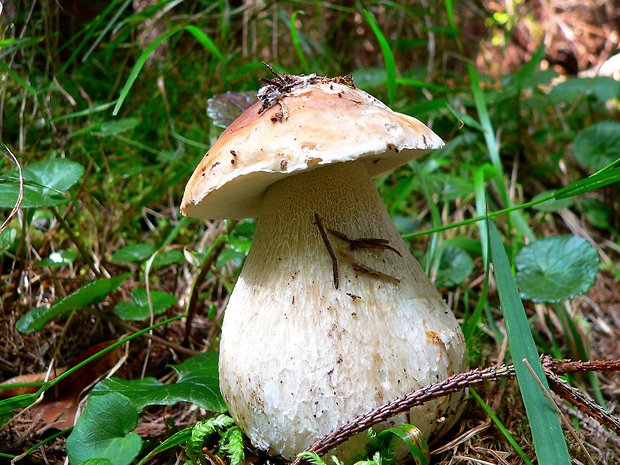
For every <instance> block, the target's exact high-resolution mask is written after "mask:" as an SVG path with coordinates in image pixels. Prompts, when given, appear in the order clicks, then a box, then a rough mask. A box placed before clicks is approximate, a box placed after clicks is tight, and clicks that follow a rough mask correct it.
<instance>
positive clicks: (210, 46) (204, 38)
mask: <svg viewBox="0 0 620 465" xmlns="http://www.w3.org/2000/svg"><path fill="white" fill-rule="evenodd" d="M181 31H187V32H189V33H190V34H191V35H193V36H194V38H195V39H196V40H197V41H198V42H200V44H201V45H202V46H203V47H204V48H206V49H207V50H208V51H209V52H210V53H211V54H212V55H214V56H215V57H216V58H217V59H218V60H219V61H224V60H225V58H224V55H223V54H222V52H221V51H220V50H219V49H218V48H217V46H216V45H215V43H214V42H213V41H212V40H211V38H210V37H209V36H208V35H206V34H205V33H204V32H202V31H201V30H200V29H199V28H197V27H196V26H192V25H186V26H182V27H178V28H175V29H171V30H170V31H168V32H166V33H165V34H162V35H161V36H159V37H158V38H157V39H155V40H154V41H153V42H152V43H151V45H149V46H148V47H147V48H146V49H145V50H144V51H143V52H142V53H141V54H140V56H139V57H138V59H137V60H136V64H135V65H134V67H133V69H132V70H131V72H130V73H129V77H128V78H127V82H125V85H124V86H123V89H122V90H121V94H120V96H119V97H118V101H117V102H116V106H115V107H114V110H113V111H112V114H113V115H114V116H116V115H118V112H119V110H120V109H121V106H122V105H123V102H124V101H125V99H126V98H127V95H129V91H130V90H131V88H132V87H133V84H134V82H136V79H138V75H139V74H140V71H142V68H143V67H144V65H145V64H146V61H147V60H148V58H149V56H151V54H152V53H153V52H154V51H155V49H156V48H157V47H159V45H160V44H161V43H162V42H164V41H165V40H166V39H168V38H170V37H172V36H173V35H175V34H176V33H177V32H181Z"/></svg>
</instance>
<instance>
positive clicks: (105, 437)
mask: <svg viewBox="0 0 620 465" xmlns="http://www.w3.org/2000/svg"><path fill="white" fill-rule="evenodd" d="M139 413H140V411H139V409H138V408H137V407H136V405H135V404H134V403H133V402H131V400H129V399H128V398H127V397H125V396H124V395H122V394H120V393H118V392H110V393H108V394H106V395H104V396H91V397H90V399H89V400H88V404H86V408H85V409H84V412H83V413H82V416H81V417H80V419H79V420H78V422H77V423H76V425H75V427H74V428H73V431H72V432H71V434H70V435H69V437H68V438H67V455H68V456H69V461H70V462H71V463H80V462H83V461H86V460H90V459H108V460H109V461H110V462H111V463H112V464H113V465H128V464H129V463H131V462H132V461H133V459H134V458H135V457H136V456H137V455H138V453H139V452H140V449H141V448H142V439H141V438H140V436H138V435H137V434H136V433H134V432H133V430H134V429H135V427H136V425H137V424H138V414H139Z"/></svg>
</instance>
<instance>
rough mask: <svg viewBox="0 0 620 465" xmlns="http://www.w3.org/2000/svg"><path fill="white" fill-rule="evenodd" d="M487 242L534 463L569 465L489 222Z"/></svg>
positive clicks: (503, 256) (496, 236)
mask: <svg viewBox="0 0 620 465" xmlns="http://www.w3.org/2000/svg"><path fill="white" fill-rule="evenodd" d="M489 239H490V245H491V258H492V261H493V270H494V274H495V281H496V283H497V291H498V293H499V300H500V303H501V309H502V314H503V315H504V321H505V323H506V332H507V336H508V344H509V347H510V355H511V356H512V361H513V363H514V367H515V371H516V373H517V381H518V383H519V389H520V390H521V397H522V398H523V403H524V405H525V412H526V414H527V419H528V421H529V423H530V428H531V429H532V437H533V438H534V448H535V449H536V456H537V457H538V463H539V465H570V463H571V459H570V456H569V455H568V448H567V446H566V440H565V438H564V434H563V432H562V426H561V425H560V419H559V418H558V415H557V413H556V411H555V410H554V408H553V406H552V405H550V401H549V400H548V399H547V397H545V395H544V394H543V393H542V391H541V388H542V389H545V390H547V391H549V385H548V383H547V378H545V373H544V371H543V369H542V365H541V364H540V359H539V358H538V351H537V349H536V344H535V343H534V338H533V336H532V332H531V329H530V325H529V322H528V319H527V315H526V313H525V310H524V308H523V302H521V299H520V298H519V293H518V291H517V285H516V284H515V281H514V278H513V276H512V271H511V269H510V263H509V262H508V257H507V256H506V251H505V250H504V246H503V244H502V241H501V239H500V237H499V232H498V231H497V226H495V223H494V222H492V221H490V222H489ZM524 360H526V361H527V362H528V364H529V365H530V367H531V368H532V369H533V370H534V374H535V375H536V377H537V378H538V380H536V379H534V377H533V375H534V374H532V373H531V372H530V370H529V369H528V368H527V366H526V365H525V363H524ZM539 383H540V384H542V386H540V385H539Z"/></svg>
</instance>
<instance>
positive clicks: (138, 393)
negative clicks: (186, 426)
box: [92, 352, 226, 413]
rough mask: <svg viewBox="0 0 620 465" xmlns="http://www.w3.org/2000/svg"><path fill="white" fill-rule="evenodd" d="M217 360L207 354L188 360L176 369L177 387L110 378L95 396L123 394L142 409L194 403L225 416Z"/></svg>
mask: <svg viewBox="0 0 620 465" xmlns="http://www.w3.org/2000/svg"><path fill="white" fill-rule="evenodd" d="M217 357H218V354H217V353H215V352H205V353H202V354H199V355H196V356H194V357H190V358H188V359H187V360H186V361H185V362H183V363H182V364H181V365H177V366H176V367H174V368H175V370H176V371H177V373H178V374H179V378H178V380H177V382H176V383H173V384H162V383H160V382H159V381H158V380H156V379H154V378H144V379H142V380H134V381H127V380H123V379H119V378H110V379H106V380H104V381H102V382H100V383H98V384H97V385H96V386H95V387H94V389H93V392H92V395H104V394H106V393H108V392H120V393H122V394H123V395H125V396H127V397H128V398H129V399H131V400H132V401H133V402H134V403H135V404H136V405H137V406H138V408H140V409H142V408H144V407H146V406H147V405H171V404H175V403H177V402H191V403H194V404H196V405H198V406H199V407H202V408H204V409H205V410H209V411H212V412H218V413H221V412H224V411H226V405H225V404H224V399H223V398H222V395H221V393H220V388H219V380H218V371H217Z"/></svg>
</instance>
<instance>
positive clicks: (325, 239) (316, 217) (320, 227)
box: [314, 213, 338, 289]
mask: <svg viewBox="0 0 620 465" xmlns="http://www.w3.org/2000/svg"><path fill="white" fill-rule="evenodd" d="M314 224H316V227H317V228H318V230H319V233H320V234H321V238H322V239H323V243H324V244H325V248H326V249H327V253H328V254H329V258H331V259H332V272H333V274H334V287H335V288H336V289H338V259H337V258H336V254H335V253H334V249H332V245H331V243H330V242H329V238H328V237H327V233H326V232H325V228H323V223H322V221H321V217H320V216H319V214H318V213H315V214H314Z"/></svg>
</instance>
